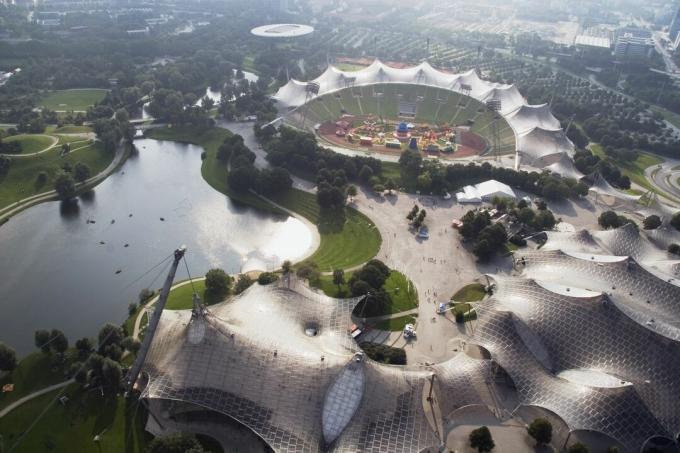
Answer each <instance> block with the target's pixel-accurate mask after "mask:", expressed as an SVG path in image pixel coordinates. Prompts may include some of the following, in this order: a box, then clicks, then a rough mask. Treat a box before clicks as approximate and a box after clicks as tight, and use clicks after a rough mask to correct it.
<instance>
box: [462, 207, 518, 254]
mask: <svg viewBox="0 0 680 453" xmlns="http://www.w3.org/2000/svg"><path fill="white" fill-rule="evenodd" d="M461 220H462V221H463V225H462V226H461V227H460V229H459V230H458V231H459V232H460V234H461V236H463V238H465V239H466V240H473V239H474V243H473V245H472V253H474V254H475V255H476V256H477V258H478V259H479V260H480V261H486V260H488V259H490V258H491V257H492V256H493V255H494V254H495V253H497V252H499V251H501V250H502V249H503V247H504V244H505V242H506V241H507V239H508V235H507V232H506V231H505V227H504V226H503V225H502V224H501V223H494V224H492V223H491V217H490V216H489V214H488V213H487V212H486V211H474V210H471V211H468V212H466V213H465V215H464V216H463V218H462V219H461Z"/></svg>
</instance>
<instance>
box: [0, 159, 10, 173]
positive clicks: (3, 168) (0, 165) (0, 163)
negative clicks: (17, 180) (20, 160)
mask: <svg viewBox="0 0 680 453" xmlns="http://www.w3.org/2000/svg"><path fill="white" fill-rule="evenodd" d="M11 163H12V159H10V158H9V157H6V156H0V175H6V174H7V172H8V171H9V166H10V164H11Z"/></svg>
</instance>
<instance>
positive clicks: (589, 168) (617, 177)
mask: <svg viewBox="0 0 680 453" xmlns="http://www.w3.org/2000/svg"><path fill="white" fill-rule="evenodd" d="M605 152H606V151H605ZM635 156H637V154H635ZM630 157H631V156H627V159H628V158H630ZM634 159H635V157H632V160H634ZM574 165H575V166H576V169H577V170H578V171H580V172H581V173H583V174H585V175H590V174H592V173H594V172H596V171H599V172H600V174H601V175H602V177H603V178H604V179H605V180H606V181H607V182H609V184H611V185H613V186H614V187H618V188H620V189H624V190H625V189H630V178H628V176H626V175H623V174H622V173H621V170H619V169H618V167H616V166H615V165H614V164H613V163H612V162H610V160H609V158H607V159H600V156H597V155H595V154H593V153H591V152H590V151H588V150H579V151H577V152H576V154H574Z"/></svg>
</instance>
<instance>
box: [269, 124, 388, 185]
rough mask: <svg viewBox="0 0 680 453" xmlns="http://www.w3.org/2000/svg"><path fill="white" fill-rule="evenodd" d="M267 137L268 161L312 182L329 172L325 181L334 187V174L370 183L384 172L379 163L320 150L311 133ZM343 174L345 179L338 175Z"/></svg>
mask: <svg viewBox="0 0 680 453" xmlns="http://www.w3.org/2000/svg"><path fill="white" fill-rule="evenodd" d="M260 135H261V136H262V133H260ZM267 135H269V137H270V138H269V140H267V141H265V142H264V147H265V149H266V150H267V152H268V154H267V160H268V161H269V162H270V163H271V164H272V165H274V166H277V167H284V168H287V169H288V170H290V171H291V172H292V173H294V174H297V175H300V176H302V177H306V178H308V179H312V180H317V181H318V178H319V174H320V172H321V171H322V170H324V169H325V170H326V171H328V172H329V173H324V176H322V177H323V178H324V180H326V182H328V183H329V184H330V185H331V186H333V185H335V184H334V181H335V176H333V173H331V172H336V173H335V175H336V176H338V177H340V178H345V180H346V181H357V180H359V179H361V180H364V181H368V179H370V177H372V176H374V175H380V174H381V171H382V167H381V162H380V161H379V160H378V159H375V158H372V157H362V156H352V157H349V156H345V155H342V154H339V153H336V152H334V151H331V150H329V149H326V148H323V147H321V146H319V145H318V144H317V142H316V138H315V137H314V135H312V134H310V133H307V132H301V131H297V130H294V129H291V128H288V127H281V128H280V129H279V133H278V135H271V132H270V133H269V134H267ZM340 170H342V172H343V175H340V174H339V173H337V172H338V171H340ZM329 175H330V177H329Z"/></svg>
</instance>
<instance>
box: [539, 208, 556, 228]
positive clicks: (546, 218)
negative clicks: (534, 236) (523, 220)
mask: <svg viewBox="0 0 680 453" xmlns="http://www.w3.org/2000/svg"><path fill="white" fill-rule="evenodd" d="M556 223H557V220H555V216H554V215H553V213H552V211H550V210H548V209H545V210H543V211H538V214H537V215H536V218H535V219H534V227H535V228H536V229H538V230H552V229H553V227H554V226H555V224H556Z"/></svg>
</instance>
